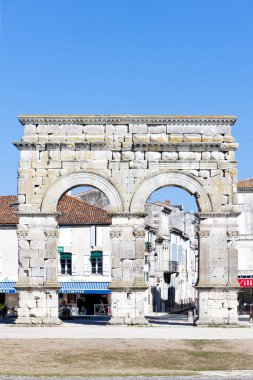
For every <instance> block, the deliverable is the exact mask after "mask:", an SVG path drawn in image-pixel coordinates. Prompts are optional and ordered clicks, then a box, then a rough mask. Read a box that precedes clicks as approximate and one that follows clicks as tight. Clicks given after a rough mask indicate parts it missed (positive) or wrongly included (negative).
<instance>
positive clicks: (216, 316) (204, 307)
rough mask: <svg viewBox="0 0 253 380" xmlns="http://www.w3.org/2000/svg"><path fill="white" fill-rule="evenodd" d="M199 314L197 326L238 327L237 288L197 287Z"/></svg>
mask: <svg viewBox="0 0 253 380" xmlns="http://www.w3.org/2000/svg"><path fill="white" fill-rule="evenodd" d="M197 290H198V292H199V312H198V320H197V321H196V324H197V326H207V325H237V324H239V320H238V313H237V306H238V301H237V293H238V288H235V287H231V288H228V287H197Z"/></svg>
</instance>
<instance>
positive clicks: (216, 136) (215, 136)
mask: <svg viewBox="0 0 253 380" xmlns="http://www.w3.org/2000/svg"><path fill="white" fill-rule="evenodd" d="M213 141H214V142H222V141H223V136H222V135H220V134H216V135H214V136H213Z"/></svg>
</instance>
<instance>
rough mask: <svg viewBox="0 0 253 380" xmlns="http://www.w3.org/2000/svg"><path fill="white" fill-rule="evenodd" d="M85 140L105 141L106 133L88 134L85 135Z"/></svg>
mask: <svg viewBox="0 0 253 380" xmlns="http://www.w3.org/2000/svg"><path fill="white" fill-rule="evenodd" d="M85 140H86V141H104V140H105V136H104V135H91V134H89V135H88V134H87V135H86V136H85Z"/></svg>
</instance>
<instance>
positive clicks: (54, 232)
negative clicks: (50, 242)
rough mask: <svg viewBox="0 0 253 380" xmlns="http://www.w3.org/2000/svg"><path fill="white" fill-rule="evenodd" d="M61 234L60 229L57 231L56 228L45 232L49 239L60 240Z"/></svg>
mask: <svg viewBox="0 0 253 380" xmlns="http://www.w3.org/2000/svg"><path fill="white" fill-rule="evenodd" d="M59 233H60V231H59V229H58V228H57V229H56V228H55V229H53V230H45V235H46V237H47V238H48V239H56V238H57V239H58V237H59Z"/></svg>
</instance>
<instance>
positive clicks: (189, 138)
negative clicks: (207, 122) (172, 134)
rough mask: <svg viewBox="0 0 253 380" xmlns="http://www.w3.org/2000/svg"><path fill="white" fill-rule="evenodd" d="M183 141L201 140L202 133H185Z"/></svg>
mask: <svg viewBox="0 0 253 380" xmlns="http://www.w3.org/2000/svg"><path fill="white" fill-rule="evenodd" d="M183 141H184V142H200V141H201V135H200V134H194V133H189V134H184V135H183Z"/></svg>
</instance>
